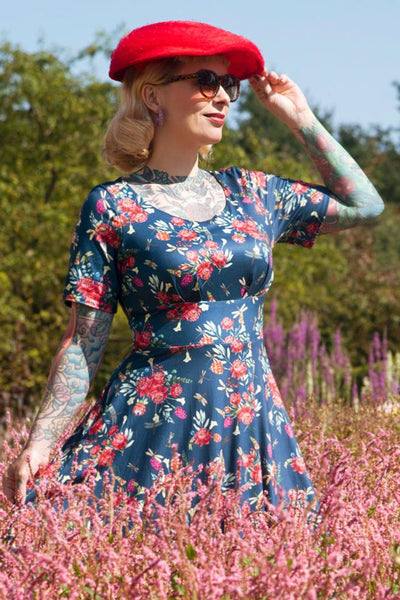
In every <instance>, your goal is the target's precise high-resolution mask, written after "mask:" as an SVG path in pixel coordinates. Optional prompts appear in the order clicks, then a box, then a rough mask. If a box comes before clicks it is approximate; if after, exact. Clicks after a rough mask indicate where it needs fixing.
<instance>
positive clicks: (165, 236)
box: [156, 231, 171, 242]
mask: <svg viewBox="0 0 400 600" xmlns="http://www.w3.org/2000/svg"><path fill="white" fill-rule="evenodd" d="M170 237H171V236H170V235H169V233H168V231H157V233H156V238H157V239H158V240H161V241H163V242H167V241H168V240H169V239H170Z"/></svg>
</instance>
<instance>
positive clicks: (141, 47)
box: [109, 21, 264, 81]
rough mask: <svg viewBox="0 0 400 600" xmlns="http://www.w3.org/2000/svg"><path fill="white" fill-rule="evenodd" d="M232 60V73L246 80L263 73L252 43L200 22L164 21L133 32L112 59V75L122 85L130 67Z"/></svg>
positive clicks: (260, 61) (230, 63) (259, 54)
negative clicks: (217, 57) (182, 59)
mask: <svg viewBox="0 0 400 600" xmlns="http://www.w3.org/2000/svg"><path fill="white" fill-rule="evenodd" d="M214 54H222V55H224V56H226V57H227V59H228V60H229V73H230V74H231V75H236V77H238V78H239V79H247V78H248V77H251V76H252V75H255V74H261V73H262V72H263V70H264V59H263V57H262V55H261V53H260V51H259V49H258V48H257V46H256V45H255V44H253V42H250V40H248V39H246V38H244V37H242V36H241V35H236V34H234V33H230V32H229V31H225V30H224V29H220V28H219V27H213V26H212V25H207V24H206V23H198V22H197V21H164V22H162V23H153V24H151V25H144V26H143V27H139V28H138V29H134V30H133V31H131V32H130V33H129V34H128V35H126V36H125V37H123V38H122V40H121V41H120V42H119V44H118V46H117V47H116V49H115V50H114V52H113V53H112V55H111V64H110V72H109V75H110V77H111V79H115V80H116V81H122V80H123V78H124V73H125V71H126V69H127V68H128V67H131V66H133V65H135V66H139V67H140V66H143V65H144V64H146V63H147V62H149V61H152V60H157V59H159V58H166V57H172V56H212V55H214Z"/></svg>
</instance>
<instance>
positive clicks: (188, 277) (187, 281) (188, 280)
mask: <svg viewBox="0 0 400 600" xmlns="http://www.w3.org/2000/svg"><path fill="white" fill-rule="evenodd" d="M192 282H193V277H192V276H191V275H189V273H186V275H184V276H183V277H182V279H181V285H183V286H186V285H190V284H191V283H192Z"/></svg>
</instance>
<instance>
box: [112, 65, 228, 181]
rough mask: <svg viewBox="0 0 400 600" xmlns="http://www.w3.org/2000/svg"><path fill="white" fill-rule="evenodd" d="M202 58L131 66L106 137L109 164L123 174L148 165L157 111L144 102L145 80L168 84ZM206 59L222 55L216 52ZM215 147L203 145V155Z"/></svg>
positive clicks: (205, 155)
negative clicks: (182, 68)
mask: <svg viewBox="0 0 400 600" xmlns="http://www.w3.org/2000/svg"><path fill="white" fill-rule="evenodd" d="M198 58H199V57H191V56H190V57H189V56H179V57H174V58H166V59H161V60H159V61H157V62H152V63H148V64H147V65H146V66H145V67H144V68H143V69H140V70H139V69H137V68H136V67H129V68H128V69H127V71H126V73H125V76H124V79H123V82H122V86H121V105H120V108H119V110H118V111H117V113H116V114H115V116H114V117H113V119H112V120H111V121H110V123H109V125H108V128H107V131H106V135H105V139H104V150H103V155H104V158H105V159H106V161H107V162H108V164H109V165H111V166H112V167H116V168H117V169H118V170H119V171H122V172H123V173H131V172H133V171H137V170H139V169H141V168H142V167H144V166H145V165H146V164H147V162H148V160H149V158H150V156H151V143H152V140H153V137H154V129H155V123H154V121H155V114H154V113H153V112H152V111H151V110H150V109H149V108H148V107H147V106H146V104H145V103H144V101H143V98H142V90H143V86H144V84H145V83H153V84H161V83H164V82H165V81H167V79H169V78H170V77H171V74H172V76H173V74H174V72H175V71H176V70H177V68H178V67H179V66H180V65H181V64H184V63H188V62H191V61H193V60H196V59H198ZM204 58H206V59H210V58H221V57H220V56H217V55H215V56H212V57H210V56H207V57H204ZM223 58H224V59H225V57H223ZM211 148H212V146H203V147H202V148H200V155H201V156H202V157H203V158H207V157H208V156H209V155H210V151H211Z"/></svg>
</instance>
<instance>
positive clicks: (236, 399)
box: [229, 392, 242, 406]
mask: <svg viewBox="0 0 400 600" xmlns="http://www.w3.org/2000/svg"><path fill="white" fill-rule="evenodd" d="M241 401H242V396H241V395H240V394H239V392H232V394H231V395H230V396H229V402H230V403H231V404H232V406H239V404H240V403H241Z"/></svg>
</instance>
